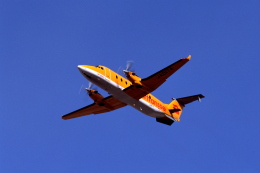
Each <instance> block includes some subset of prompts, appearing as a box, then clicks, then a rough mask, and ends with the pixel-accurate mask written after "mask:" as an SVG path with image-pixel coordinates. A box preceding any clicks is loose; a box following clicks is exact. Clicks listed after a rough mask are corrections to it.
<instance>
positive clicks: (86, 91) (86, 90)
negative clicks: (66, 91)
mask: <svg viewBox="0 0 260 173" xmlns="http://www.w3.org/2000/svg"><path fill="white" fill-rule="evenodd" d="M92 87H93V83H91V82H89V84H88V87H87V88H86V87H85V86H84V85H82V86H81V87H80V90H79V94H80V95H82V94H84V97H83V98H85V94H88V95H89V96H91V95H92V94H93V93H98V91H97V90H95V89H92Z"/></svg>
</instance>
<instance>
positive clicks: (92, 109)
mask: <svg viewBox="0 0 260 173" xmlns="http://www.w3.org/2000/svg"><path fill="white" fill-rule="evenodd" d="M103 101H104V103H105V104H104V105H102V106H100V105H98V104H96V103H93V104H91V105H88V106H85V107H83V108H81V109H78V110H76V111H73V112H71V113H68V114H66V115H63V116H62V119H64V120H67V119H72V118H77V117H81V116H85V115H91V114H101V113H105V112H109V111H112V110H116V109H118V108H121V107H124V106H126V104H125V103H123V102H121V101H119V100H117V99H115V98H114V97H112V96H108V97H106V98H104V99H103Z"/></svg>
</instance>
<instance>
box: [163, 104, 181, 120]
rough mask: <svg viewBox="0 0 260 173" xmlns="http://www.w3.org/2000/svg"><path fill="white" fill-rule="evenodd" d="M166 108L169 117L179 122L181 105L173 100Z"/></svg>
mask: <svg viewBox="0 0 260 173" xmlns="http://www.w3.org/2000/svg"><path fill="white" fill-rule="evenodd" d="M167 108H168V110H169V112H170V113H171V116H172V117H173V118H174V119H176V120H177V121H180V117H181V113H182V109H183V105H181V104H180V103H179V102H178V101H177V100H173V101H172V102H171V103H170V104H168V106H167Z"/></svg>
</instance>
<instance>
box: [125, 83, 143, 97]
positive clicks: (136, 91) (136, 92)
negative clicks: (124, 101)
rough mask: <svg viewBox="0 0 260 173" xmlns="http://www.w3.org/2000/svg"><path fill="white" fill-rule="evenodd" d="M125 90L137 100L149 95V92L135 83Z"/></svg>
mask: <svg viewBox="0 0 260 173" xmlns="http://www.w3.org/2000/svg"><path fill="white" fill-rule="evenodd" d="M123 91H124V92H125V93H126V94H128V95H129V96H131V97H132V98H134V99H136V100H139V99H140V98H142V97H144V96H146V95H147V92H145V91H143V90H142V89H141V88H137V87H135V86H134V85H131V86H129V87H128V88H126V89H124V90H123Z"/></svg>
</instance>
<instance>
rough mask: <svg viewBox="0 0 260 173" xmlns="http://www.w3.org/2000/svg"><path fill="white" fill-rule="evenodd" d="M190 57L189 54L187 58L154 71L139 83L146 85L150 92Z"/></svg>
mask: <svg viewBox="0 0 260 173" xmlns="http://www.w3.org/2000/svg"><path fill="white" fill-rule="evenodd" d="M190 58H191V55H189V56H188V57H187V58H183V59H180V60H179V61H177V62H175V63H173V64H171V65H169V66H168V67H165V68H164V69H162V70H160V71H158V72H157V73H154V74H153V75H151V76H149V77H147V78H144V79H142V80H141V83H142V84H144V85H145V86H146V87H148V88H150V90H151V91H150V92H152V91H154V90H155V89H157V88H158V87H159V86H160V85H162V84H163V83H164V82H165V81H166V79H167V78H169V77H170V76H171V75H172V74H173V73H175V72H176V71H177V70H179V69H180V68H181V67H182V66H183V65H184V64H186V63H187V62H188V61H189V60H190Z"/></svg>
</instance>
